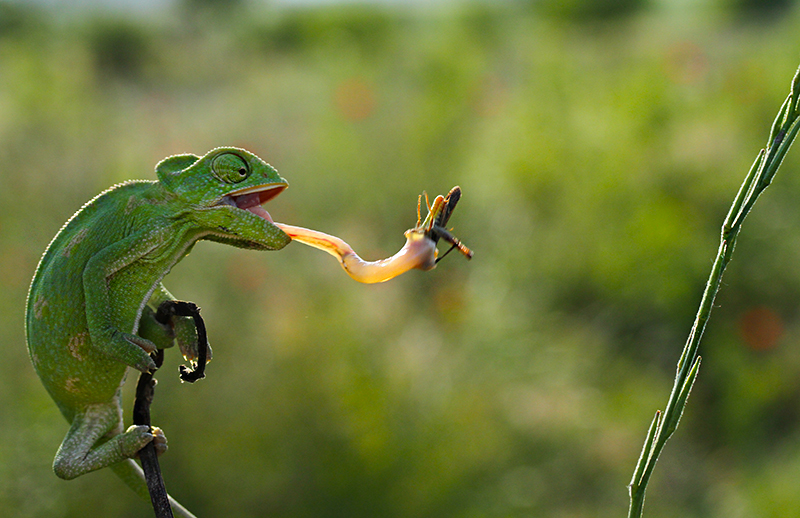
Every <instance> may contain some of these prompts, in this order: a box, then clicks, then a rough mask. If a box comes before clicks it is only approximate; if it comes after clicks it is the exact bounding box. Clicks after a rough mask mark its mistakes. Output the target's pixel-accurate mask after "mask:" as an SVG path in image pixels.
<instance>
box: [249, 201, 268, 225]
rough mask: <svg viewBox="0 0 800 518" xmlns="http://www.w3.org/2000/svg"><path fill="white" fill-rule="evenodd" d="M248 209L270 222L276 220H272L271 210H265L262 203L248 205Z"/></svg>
mask: <svg viewBox="0 0 800 518" xmlns="http://www.w3.org/2000/svg"><path fill="white" fill-rule="evenodd" d="M247 210H249V211H250V212H252V213H253V214H255V215H256V216H258V217H259V218H262V219H265V220H267V221H269V222H270V223H274V221H272V216H270V215H269V212H267V211H266V210H264V207H262V206H261V205H253V206H252V207H248V208H247Z"/></svg>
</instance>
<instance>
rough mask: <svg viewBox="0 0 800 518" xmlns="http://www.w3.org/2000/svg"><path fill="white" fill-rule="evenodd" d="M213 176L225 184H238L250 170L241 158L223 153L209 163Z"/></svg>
mask: <svg viewBox="0 0 800 518" xmlns="http://www.w3.org/2000/svg"><path fill="white" fill-rule="evenodd" d="M211 170H212V171H213V173H214V175H215V176H216V177H217V178H219V179H220V180H222V181H223V182H227V183H238V182H241V181H242V180H244V179H245V178H247V177H248V176H249V175H250V168H249V167H248V166H247V162H245V161H244V159H243V158H242V157H240V156H239V155H236V154H234V153H223V154H221V155H219V156H217V157H216V158H214V160H213V161H212V162H211Z"/></svg>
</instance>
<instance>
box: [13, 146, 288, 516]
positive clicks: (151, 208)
mask: <svg viewBox="0 0 800 518" xmlns="http://www.w3.org/2000/svg"><path fill="white" fill-rule="evenodd" d="M156 174H157V177H158V180H157V181H132V182H126V183H123V184H120V185H117V186H114V187H112V188H110V189H108V190H107V191H105V192H103V193H101V194H100V195H98V196H97V197H95V198H94V199H93V200H91V201H90V202H88V203H87V204H86V205H84V206H83V207H82V208H81V209H80V210H79V211H78V212H77V213H75V215H74V216H73V217H72V218H70V220H69V221H67V223H66V224H65V225H64V226H63V227H62V228H61V230H60V231H59V232H58V234H57V235H56V236H55V238H54V239H53V240H52V242H51V243H50V245H49V246H48V247H47V250H46V251H45V253H44V255H43V257H42V259H41V261H40V262H39V265H38V267H37V269H36V273H35V275H34V278H33V281H32V283H31V287H30V292H29V295H28V303H27V315H26V331H27V333H26V337H27V342H28V351H29V353H30V357H31V361H32V363H33V366H34V368H35V370H36V373H37V374H38V375H39V377H40V378H41V380H42V383H43V384H44V386H45V388H46V389H47V391H48V392H49V394H50V396H51V397H52V398H53V400H54V401H55V403H56V405H57V406H58V408H59V410H60V411H61V413H62V414H63V415H64V417H65V418H66V419H67V421H69V423H70V428H69V431H68V432H67V434H66V436H65V438H64V440H63V442H62V443H61V446H60V448H59V449H58V452H57V454H56V457H55V460H54V462H53V468H54V471H55V473H56V474H57V475H58V476H59V477H61V478H65V479H71V478H75V477H77V476H80V475H82V474H84V473H87V472H89V471H93V470H97V469H101V468H104V467H109V466H110V467H112V469H113V470H114V471H115V472H116V473H117V474H118V475H120V476H121V477H122V478H123V479H124V480H125V481H126V482H127V483H128V484H129V485H131V486H132V487H133V488H134V489H135V490H136V491H137V492H139V493H140V494H142V495H143V496H146V495H147V488H146V486H145V483H144V479H143V477H142V475H141V469H140V468H139V467H138V465H137V464H136V463H135V462H134V461H133V460H132V459H133V458H134V457H135V456H136V454H137V452H138V451H139V449H141V448H142V447H143V446H144V445H145V444H147V443H149V442H150V441H155V443H156V445H157V448H158V449H159V450H162V451H163V450H165V449H166V439H165V438H164V437H163V434H162V433H161V432H160V430H158V429H152V430H151V429H150V428H149V427H146V426H131V427H129V428H127V429H125V428H124V426H123V420H122V409H121V406H120V403H121V401H120V399H121V398H120V391H121V387H122V384H123V383H124V381H125V377H126V373H127V371H128V369H130V368H133V369H136V370H138V371H142V372H145V371H152V370H154V369H155V364H154V362H153V360H152V359H151V357H150V355H149V353H151V352H153V351H155V350H156V348H164V347H169V346H172V345H173V344H174V343H177V344H178V346H179V347H180V349H181V351H182V352H183V354H184V356H186V357H187V358H190V359H193V358H196V357H197V343H196V342H197V339H196V333H195V328H194V323H193V321H192V320H191V319H190V318H187V317H173V318H172V320H171V321H170V322H169V323H168V325H162V324H159V323H158V322H156V320H155V317H154V315H155V311H156V310H157V308H158V307H159V305H160V304H161V303H163V302H164V301H168V300H174V297H172V295H170V293H169V292H168V291H167V290H166V289H165V288H164V286H163V285H162V284H161V280H162V279H163V277H164V276H165V275H166V274H167V273H169V271H170V269H171V268H172V267H173V266H174V265H175V264H176V263H177V262H178V261H180V260H181V259H182V258H183V257H185V256H186V255H187V254H188V253H189V252H190V251H191V249H192V247H193V246H194V244H195V243H196V242H197V241H198V240H203V239H205V240H211V241H217V242H220V243H225V244H229V245H233V246H236V247H240V248H249V249H257V250H277V249H280V248H283V247H284V246H286V245H287V244H288V243H289V242H290V238H289V237H288V236H287V235H286V234H285V233H284V232H282V231H281V230H280V229H279V228H277V227H276V226H275V225H274V224H273V222H272V218H271V217H270V216H269V213H267V212H266V211H265V210H264V209H263V208H262V207H261V204H262V203H265V202H266V201H268V200H269V199H271V198H272V197H274V196H276V195H277V194H279V193H280V192H281V191H283V189H285V188H286V187H287V185H288V184H287V183H286V181H285V180H284V179H283V178H281V177H280V176H279V175H278V173H277V171H275V169H273V168H272V167H271V166H269V165H268V164H266V163H265V162H264V161H262V160H261V159H260V158H258V157H256V156H255V155H253V154H251V153H249V152H247V151H245V150H242V149H238V148H218V149H214V150H212V151H210V152H209V153H208V154H206V155H205V156H203V157H198V156H195V155H177V156H172V157H169V158H167V159H165V160H163V161H162V162H160V163H159V164H158V165H157V166H156ZM172 503H173V509H174V510H175V511H176V513H177V514H179V515H182V516H191V513H189V512H188V511H186V510H185V509H183V508H182V507H180V505H179V504H177V503H176V502H174V501H172Z"/></svg>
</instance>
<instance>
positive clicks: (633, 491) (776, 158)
mask: <svg viewBox="0 0 800 518" xmlns="http://www.w3.org/2000/svg"><path fill="white" fill-rule="evenodd" d="M799 98H800V69H798V70H797V72H796V73H795V76H794V79H793V81H792V88H791V92H790V93H789V96H788V97H787V98H786V101H784V103H783V105H782V106H781V109H780V111H779V112H778V116H777V117H776V118H775V122H774V123H773V125H772V129H771V131H770V135H769V139H768V141H767V145H766V147H765V148H764V149H762V150H761V152H760V153H759V154H758V157H756V160H755V162H753V166H752V167H751V168H750V171H749V172H748V173H747V176H746V177H745V179H744V182H743V183H742V185H741V187H740V188H739V192H738V193H737V194H736V198H734V200H733V204H732V205H731V209H730V211H728V215H727V216H726V218H725V222H724V223H723V225H722V232H721V236H720V245H719V250H718V251H717V256H716V258H715V259H714V265H713V266H712V268H711V274H710V275H709V277H708V282H707V283H706V287H705V291H704V292H703V298H702V300H701V302H700V308H699V309H698V311H697V316H696V318H695V321H694V324H693V325H692V330H691V332H690V333H689V338H688V339H687V340H686V345H685V346H684V348H683V352H682V353H681V357H680V360H678V367H677V372H676V374H675V384H674V385H673V387H672V392H671V394H670V397H669V401H668V402H667V406H666V410H664V412H663V414H662V413H661V411H657V412H656V415H655V417H654V418H653V421H652V422H651V424H650V428H649V429H648V432H647V437H646V439H645V442H644V446H643V447H642V453H641V455H640V456H639V461H638V462H637V464H636V468H635V469H634V472H633V477H632V479H631V483H630V485H629V486H628V491H629V494H630V508H629V510H628V518H638V517H640V516H641V515H642V510H643V508H644V496H645V490H646V489H647V484H648V482H649V481H650V477H651V475H652V474H653V469H654V468H655V465H656V461H658V457H659V455H660V454H661V450H663V448H664V445H666V443H667V441H668V440H669V438H670V436H672V434H673V432H674V431H675V430H676V429H677V428H678V423H679V422H680V419H681V416H682V415H683V411H684V408H685V407H686V401H687V400H688V398H689V393H690V392H691V390H692V385H693V384H694V381H695V379H696V378H697V373H698V370H699V368H700V356H699V355H698V350H699V348H700V339H701V338H702V337H703V331H705V328H706V324H707V323H708V319H709V317H710V316H711V310H712V308H713V307H714V299H715V298H716V296H717V293H718V292H719V288H720V283H721V282H722V274H723V273H724V272H725V268H726V266H727V265H728V263H729V262H730V260H731V256H732V255H733V249H734V247H735V246H736V239H737V238H738V236H739V231H740V230H741V226H742V222H743V221H744V218H745V217H747V214H749V213H750V210H751V209H752V208H753V205H754V204H755V202H756V200H757V199H758V197H759V195H760V194H761V193H762V192H763V191H764V189H766V188H767V187H768V186H769V185H770V183H772V179H773V178H774V176H775V173H776V172H777V171H778V168H779V167H780V165H781V163H782V162H783V158H784V157H785V156H786V152H787V151H788V150H789V147H790V146H791V145H792V142H793V141H794V139H795V137H796V136H797V132H798V129H800V124H798V118H800V111H799V110H798V102H799V101H798V99H799Z"/></svg>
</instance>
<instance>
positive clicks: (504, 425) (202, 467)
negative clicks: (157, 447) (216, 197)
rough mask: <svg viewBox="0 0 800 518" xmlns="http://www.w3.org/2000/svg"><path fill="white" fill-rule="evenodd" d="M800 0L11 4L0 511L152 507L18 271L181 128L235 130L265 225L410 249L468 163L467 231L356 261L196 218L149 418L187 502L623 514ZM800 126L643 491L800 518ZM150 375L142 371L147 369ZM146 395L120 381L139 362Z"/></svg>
mask: <svg viewBox="0 0 800 518" xmlns="http://www.w3.org/2000/svg"><path fill="white" fill-rule="evenodd" d="M798 27H800V6H798V5H797V2H793V1H790V0H785V1H774V2H767V3H764V2H757V1H754V0H749V1H748V0H727V1H725V0H717V1H712V0H708V1H706V2H704V3H702V4H699V3H698V4H692V3H690V2H677V1H676V2H669V1H666V0H662V1H661V2H647V1H646V0H626V1H625V2H615V1H610V0H595V1H589V0H572V1H570V2H563V1H558V0H538V1H527V2H525V1H508V2H502V3H490V2H485V3H477V2H473V3H461V2H442V3H437V4H432V5H428V6H426V5H425V4H424V3H412V4H409V5H406V4H403V3H399V2H392V3H388V4H369V3H367V4H362V3H357V4H337V3H324V4H317V5H315V4H310V3H305V4H304V5H302V6H300V7H297V6H292V5H289V4H285V3H281V4H274V3H255V2H248V1H246V0H240V1H222V0H183V1H180V2H176V3H172V4H169V5H167V6H165V7H163V8H159V7H158V6H157V5H149V7H148V8H146V9H141V10H135V11H134V10H131V9H130V8H123V9H116V10H115V9H99V8H91V7H86V6H84V8H82V9H70V8H69V7H68V6H67V3H66V2H61V3H59V2H44V3H42V4H35V5H29V4H25V3H19V2H8V1H7V0H3V1H2V2H0V350H2V351H3V354H4V355H5V356H4V357H3V361H1V362H0V409H2V410H0V514H2V515H4V516H14V517H70V516H87V511H86V510H87V509H89V510H91V512H90V513H89V514H88V515H91V516H109V517H134V516H135V517H140V516H150V515H151V510H150V508H149V504H148V503H147V502H142V501H140V500H138V499H137V498H136V497H135V496H134V495H133V494H132V493H131V492H129V490H128V489H127V488H125V487H124V485H123V484H122V483H121V482H119V481H118V480H116V479H115V477H114V476H113V474H112V473H111V472H107V471H101V472H98V473H92V474H89V475H87V476H84V477H81V478H79V479H77V480H75V481H72V482H64V481H61V480H59V479H57V478H56V477H55V475H53V474H52V472H51V468H50V465H51V462H52V458H53V456H54V454H55V451H56V448H57V447H58V445H59V443H60V441H61V439H62V437H63V435H64V433H65V432H66V430H67V424H66V422H64V421H63V419H62V417H61V416H60V414H59V413H58V411H57V410H56V408H55V406H54V405H53V404H52V402H51V401H50V399H49V398H48V396H47V394H46V393H45V391H44V389H43V388H42V387H41V385H40V383H39V380H38V379H37V378H36V375H35V374H34V372H33V369H32V367H31V366H30V364H29V361H28V357H27V353H26V349H25V343H24V332H23V313H24V305H25V297H26V292H27V289H28V283H29V282H30V278H31V276H32V275H33V271H34V268H35V267H36V263H37V261H38V258H39V256H40V254H41V253H42V251H43V250H44V248H45V246H46V245H47V243H48V242H49V240H50V239H51V238H52V236H53V235H54V234H55V233H56V231H57V230H58V229H59V227H60V226H61V224H62V223H63V222H64V221H65V220H66V219H67V218H68V217H69V216H70V215H71V214H72V213H73V212H74V211H75V210H76V209H78V208H79V207H80V206H81V205H82V204H83V203H84V202H86V201H87V200H88V199H90V198H91V197H93V196H94V195H95V194H97V193H98V192H99V191H101V190H103V189H105V188H106V187H108V186H110V185H112V184H114V183H116V182H120V181H123V180H126V179H130V178H142V179H152V178H154V174H153V167H154V165H155V164H156V162H158V161H159V160H160V159H162V158H164V157H166V156H168V155H170V154H175V153H185V152H193V153H197V154H204V153H206V152H207V151H208V150H210V149H211V148H213V147H216V146H220V145H237V146H242V147H245V148H247V149H249V150H251V151H253V152H255V153H256V154H258V155H260V156H261V157H263V158H264V159H266V160H267V161H269V162H270V163H272V164H273V165H274V166H275V167H277V168H278V170H279V171H280V172H281V174H282V175H283V176H284V177H285V178H287V179H288V180H289V182H290V183H291V188H290V189H289V190H288V191H286V192H285V193H284V194H282V195H281V196H280V197H279V198H277V199H276V200H274V201H273V202H270V206H269V210H270V211H271V213H272V215H273V216H274V218H275V219H276V220H278V221H283V222H287V223H292V224H297V225H303V226H308V227H312V228H315V229H319V230H322V231H326V232H329V233H333V234H336V235H339V236H341V237H342V238H344V239H345V240H347V241H348V242H349V243H351V244H352V245H353V246H354V248H356V250H358V251H359V252H360V253H361V254H362V255H363V256H364V257H366V258H369V259H376V258H379V257H384V256H387V255H390V254H392V253H394V252H395V251H396V250H397V249H398V248H399V247H400V246H401V245H402V243H403V239H402V232H403V230H405V229H406V228H408V227H410V226H412V225H413V223H414V221H415V218H416V214H415V205H416V199H417V195H418V194H419V193H420V192H421V191H423V190H426V191H427V192H428V193H431V194H436V193H444V192H446V191H447V190H448V189H449V188H450V187H452V186H453V185H456V184H459V185H461V186H462V188H463V191H464V196H463V198H462V201H461V203H460V204H459V208H458V210H457V211H456V213H455V215H454V217H453V219H452V220H451V223H452V225H454V227H455V232H456V234H457V235H458V236H460V237H461V238H463V239H464V241H465V242H466V243H467V244H468V245H469V246H471V247H472V248H474V250H475V258H474V259H473V260H472V261H471V262H467V261H464V260H463V259H461V258H459V257H456V256H453V257H448V259H447V260H446V261H444V262H443V263H441V265H440V266H439V268H437V269H436V270H435V271H433V272H430V273H426V274H423V273H420V272H411V273H409V274H407V275H404V276H403V277H400V278H399V279H396V280H394V281H392V282H389V283H387V284H383V285H378V286H365V285H359V284H356V283H354V282H353V281H351V280H350V279H349V278H348V277H347V276H346V275H345V274H344V273H343V272H342V271H341V270H340V268H339V266H338V265H337V264H336V263H335V261H334V260H332V259H331V258H330V257H329V256H327V255H326V254H323V253H320V252H317V251H314V250H312V249H310V248H307V247H303V246H300V245H292V246H289V247H288V248H286V249H285V250H283V251H281V252H279V253H257V252H248V251H242V250H235V249H229V248H227V247H224V246H220V245H216V244H209V243H201V244H200V245H198V246H197V247H196V248H195V250H194V252H193V254H192V255H191V256H190V257H188V258H187V259H186V260H185V261H183V262H182V263H181V264H179V265H178V266H177V267H176V268H175V269H174V271H173V272H172V273H171V274H170V276H169V277H167V279H166V281H165V284H166V286H167V287H168V288H169V289H170V290H171V291H172V292H173V293H174V294H175V295H176V296H178V297H180V298H184V299H187V300H192V301H194V302H197V303H198V304H199V305H200V306H201V307H202V308H203V312H204V315H205V319H206V323H207V325H208V327H209V332H210V340H211V342H212V345H213V346H214V353H215V358H214V361H213V362H212V363H211V364H210V365H209V368H208V377H207V379H205V380H203V381H202V382H200V383H197V384H195V385H181V384H180V383H179V382H178V380H177V365H178V364H179V363H180V361H179V360H180V358H179V355H178V353H177V351H170V354H168V358H167V363H166V365H165V368H164V369H163V370H162V371H160V372H159V374H158V376H157V377H158V378H159V381H160V384H159V387H158V390H157V393H156V400H155V403H154V407H153V421H154V423H155V424H158V425H159V426H161V427H163V428H164V429H165V431H166V434H167V436H168V437H169V438H170V451H169V453H168V454H167V455H166V456H164V457H162V468H163V470H164V475H165V478H166V481H167V486H168V488H169V490H170V492H171V493H172V494H173V495H174V496H175V497H177V498H178V499H179V500H180V501H181V502H182V503H184V504H185V505H186V506H187V507H189V508H190V509H191V510H193V511H194V512H195V513H197V514H198V515H199V516H201V517H260V516H274V517H287V518H288V517H292V518H295V517H297V518H303V517H312V516H313V517H330V518H338V517H347V518H359V517H364V518H366V517H370V518H374V517H382V518H392V517H397V518H447V517H464V518H478V517H487V518H495V517H496V518H501V517H538V516H545V517H611V516H614V517H620V516H625V514H626V512H627V490H626V485H627V483H628V481H629V480H630V476H631V473H632V471H633V467H634V465H635V462H636V459H637V457H638V454H639V451H640V448H641V445H642V442H643V440H644V435H645V432H646V429H647V426H648V425H649V422H650V419H651V417H652V415H653V412H654V411H655V410H656V409H657V408H663V405H664V404H665V402H666V399H667V396H668V393H669V390H670V388H671V385H672V378H673V375H674V369H675V363H676V361H677V358H678V356H679V353H680V349H681V347H682V345H683V342H684V340H685V338H686V336H687V335H688V332H689V328H690V326H691V323H692V320H693V317H694V313H695V311H696V309H697V305H698V303H699V299H700V295H701V292H702V289H703V285H704V283H705V279H706V277H707V275H708V271H709V269H710V266H711V260H712V258H713V256H714V254H715V252H716V248H717V245H718V234H719V225H720V224H721V222H722V219H723V217H724V215H725V212H726V211H727V209H728V207H729V204H730V202H731V200H732V198H733V196H734V194H735V192H736V189H737V187H738V185H739V183H740V182H741V180H742V179H743V177H744V175H745V173H746V172H747V170H748V168H749V166H750V164H751V163H752V160H753V159H754V158H755V155H756V153H757V151H758V149H759V148H760V147H761V146H762V145H763V144H764V140H765V139H766V136H767V133H768V131H769V127H770V124H771V121H772V118H773V117H774V115H775V113H776V111H777V109H778V107H779V105H780V103H781V102H782V100H783V98H784V97H785V95H786V93H787V92H788V87H789V83H790V80H791V78H792V76H793V74H794V72H795V70H796V68H797V65H798V63H799V62H800V51H799V50H800V36H798V34H800V33H798ZM798 199H800V154H798V153H797V151H794V152H790V154H789V156H788V158H787V160H786V162H785V163H784V166H783V169H782V170H781V171H780V172H779V174H778V176H777V178H776V180H775V182H774V184H773V186H772V188H771V189H769V190H768V191H767V192H766V194H765V195H764V196H763V197H762V199H761V200H760V202H759V203H758V205H757V206H756V207H755V210H754V212H753V214H752V215H751V216H750V218H749V219H748V220H747V222H746V223H745V225H744V229H743V232H742V235H741V237H740V240H739V246H738V247H737V250H736V253H735V255H734V261H733V263H732V264H731V266H730V267H729V270H728V272H727V275H726V277H725V279H724V284H725V285H724V287H723V289H722V292H721V294H720V296H719V298H718V300H717V302H718V307H717V308H716V309H715V311H714V314H713V315H712V319H711V323H710V326H709V329H708V332H707V334H706V337H705V340H704V342H703V344H702V346H701V354H702V355H703V357H704V361H703V365H702V368H701V371H700V377H699V380H698V383H697V384H696V385H695V389H694V393H693V394H692V397H691V399H690V401H689V405H688V410H687V413H686V414H685V416H684V419H683V422H682V425H681V428H680V429H679V430H678V433H677V434H676V435H675V436H674V437H673V439H672V441H671V442H670V444H669V445H668V446H667V448H666V450H665V453H664V456H663V458H662V459H661V461H660V463H659V465H658V466H657V469H656V474H655V477H654V479H653V481H652V483H651V485H650V488H649V492H648V500H647V506H646V509H645V513H646V515H647V516H649V517H674V516H682V517H695V516H696V517H726V518H729V517H737V516H748V517H758V516H782V517H789V516H800V482H798V480H800V313H799V312H798V303H797V302H798V293H800V268H797V265H798V261H799V260H800V240H798V234H800V231H799V230H798V228H800V209H798ZM129 385H130V383H129ZM126 398H127V399H126V416H125V418H126V422H127V423H129V422H130V406H131V404H132V399H131V397H130V391H129V392H127V393H126Z"/></svg>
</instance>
